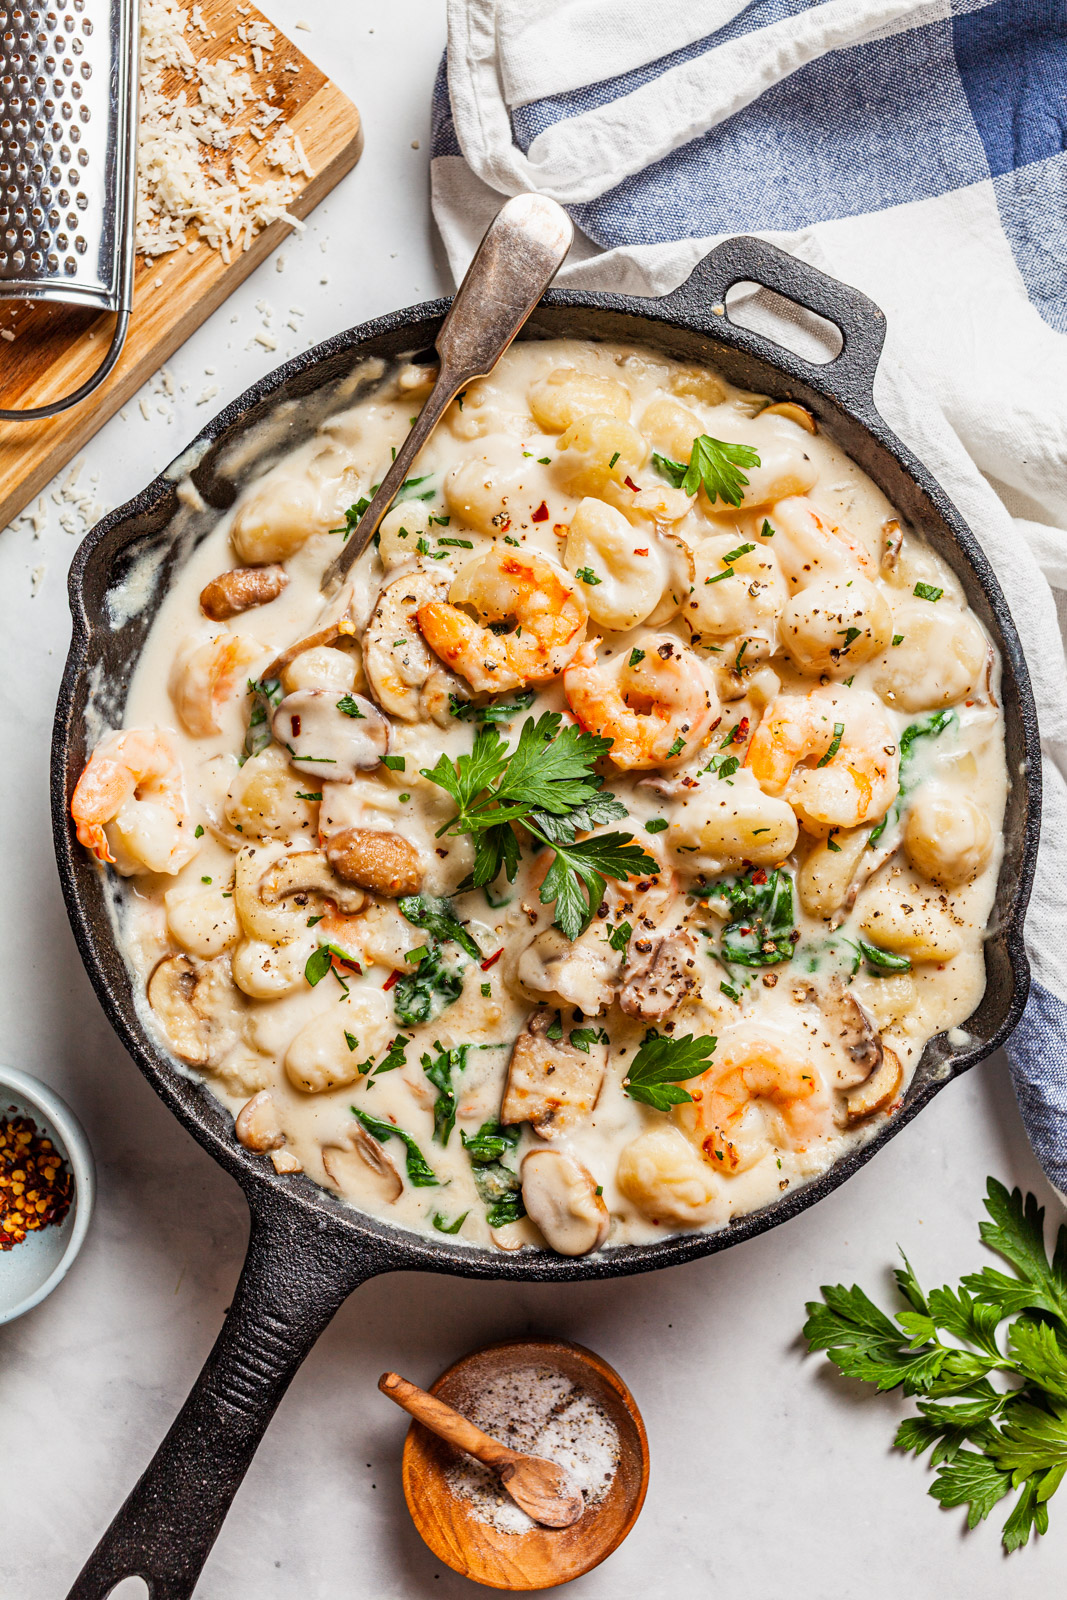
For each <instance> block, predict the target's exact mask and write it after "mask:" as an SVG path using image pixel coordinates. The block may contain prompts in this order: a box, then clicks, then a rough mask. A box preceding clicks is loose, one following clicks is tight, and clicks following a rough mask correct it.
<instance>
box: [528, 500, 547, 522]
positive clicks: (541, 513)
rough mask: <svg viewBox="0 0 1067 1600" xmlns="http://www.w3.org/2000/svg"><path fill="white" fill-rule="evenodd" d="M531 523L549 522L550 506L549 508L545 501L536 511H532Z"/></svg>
mask: <svg viewBox="0 0 1067 1600" xmlns="http://www.w3.org/2000/svg"><path fill="white" fill-rule="evenodd" d="M530 521H531V522H547V521H548V506H547V504H546V503H545V501H544V500H542V501H541V504H540V505H539V506H538V508H537V510H536V511H531V512H530Z"/></svg>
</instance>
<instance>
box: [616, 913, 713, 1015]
mask: <svg viewBox="0 0 1067 1600" xmlns="http://www.w3.org/2000/svg"><path fill="white" fill-rule="evenodd" d="M697 975H698V967H697V947H696V945H695V944H694V943H693V937H692V935H691V934H690V933H688V932H687V931H686V929H684V928H676V929H675V930H674V931H673V932H672V933H665V934H661V935H660V936H658V937H656V936H650V937H646V936H644V935H643V934H642V933H640V932H638V933H637V934H636V935H635V936H634V938H632V939H631V940H630V948H629V950H628V951H627V954H626V969H625V974H624V976H625V983H624V986H623V990H622V993H621V994H620V996H619V1004H620V1006H621V1007H622V1009H623V1010H624V1011H625V1012H626V1015H627V1016H628V1017H638V1018H640V1020H641V1021H642V1022H658V1021H659V1020H660V1018H661V1017H665V1016H666V1015H667V1013H668V1012H669V1011H673V1010H674V1008H675V1007H676V1006H677V1005H679V1004H680V1003H681V1001H682V1000H684V999H685V997H686V995H687V994H690V993H691V992H692V991H693V990H694V989H695V988H696V986H697Z"/></svg>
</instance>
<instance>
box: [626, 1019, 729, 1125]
mask: <svg viewBox="0 0 1067 1600" xmlns="http://www.w3.org/2000/svg"><path fill="white" fill-rule="evenodd" d="M717 1042H718V1041H717V1040H716V1039H715V1038H714V1036H713V1035H711V1034H705V1035H704V1036H703V1037H701V1038H697V1039H694V1037H693V1035H692V1034H691V1033H687V1034H685V1035H684V1036H683V1037H682V1038H681V1039H671V1038H668V1037H667V1035H666V1034H660V1033H656V1032H654V1031H653V1032H649V1033H647V1034H646V1035H645V1037H644V1040H643V1042H642V1043H641V1045H639V1047H638V1050H637V1054H636V1055H635V1056H634V1058H633V1061H632V1062H631V1064H630V1070H629V1072H628V1074H627V1076H626V1077H625V1079H624V1080H623V1088H624V1089H625V1090H626V1093H627V1094H628V1095H629V1096H630V1099H631V1100H639V1101H641V1103H642V1105H646V1106H651V1107H652V1108H653V1110H655V1111H669V1110H670V1108H671V1106H680V1105H685V1104H686V1102H688V1101H690V1100H692V1098H693V1096H692V1095H691V1094H690V1093H689V1092H688V1090H686V1089H679V1088H678V1084H679V1083H680V1082H681V1081H682V1080H684V1079H686V1078H696V1077H699V1076H700V1074H701V1073H703V1072H707V1070H708V1066H709V1065H710V1063H709V1061H708V1057H709V1056H710V1055H711V1053H712V1051H713V1050H714V1049H715V1045H716V1043H717Z"/></svg>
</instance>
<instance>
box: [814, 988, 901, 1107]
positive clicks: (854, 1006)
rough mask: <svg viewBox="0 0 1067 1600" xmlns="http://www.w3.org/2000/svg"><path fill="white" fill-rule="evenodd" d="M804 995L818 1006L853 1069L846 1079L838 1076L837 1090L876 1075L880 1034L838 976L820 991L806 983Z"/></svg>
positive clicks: (879, 1061) (880, 1063) (871, 1019)
mask: <svg viewBox="0 0 1067 1600" xmlns="http://www.w3.org/2000/svg"><path fill="white" fill-rule="evenodd" d="M806 993H807V996H808V999H809V1000H814V1001H815V1002H816V1004H817V1005H818V1007H819V1009H820V1011H821V1012H822V1014H823V1016H824V1017H825V1018H826V1021H827V1023H828V1024H829V1026H830V1031H831V1032H832V1034H833V1035H834V1037H835V1038H836V1040H837V1043H838V1044H839V1045H840V1046H841V1049H842V1050H843V1051H844V1053H845V1054H846V1055H847V1057H848V1058H849V1060H850V1061H851V1062H852V1064H853V1066H854V1068H855V1072H854V1074H850V1075H849V1076H848V1078H847V1079H843V1078H842V1076H841V1074H840V1072H839V1073H838V1080H837V1087H838V1088H842V1089H846V1088H851V1087H852V1086H853V1085H854V1084H859V1083H862V1082H863V1081H864V1080H865V1079H867V1078H869V1077H870V1076H871V1074H872V1073H875V1072H877V1071H878V1069H879V1067H880V1066H881V1065H882V1055H883V1050H882V1037H881V1034H880V1033H879V1032H878V1029H877V1028H876V1027H875V1025H874V1020H873V1018H871V1017H870V1016H868V1014H867V1012H866V1011H865V1010H864V1009H863V1007H862V1006H861V1005H860V1003H859V1001H858V1000H857V999H856V996H855V995H854V994H853V992H852V990H851V989H850V988H849V987H848V985H847V984H846V983H844V982H843V980H842V979H841V977H840V976H835V977H833V978H832V979H831V980H830V982H829V984H828V985H827V986H826V987H825V988H823V989H820V988H817V987H816V986H815V985H814V984H807V985H806Z"/></svg>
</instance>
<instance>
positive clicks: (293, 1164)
mask: <svg viewBox="0 0 1067 1600" xmlns="http://www.w3.org/2000/svg"><path fill="white" fill-rule="evenodd" d="M270 1158H271V1161H272V1162H273V1163H274V1170H275V1172H303V1170H304V1163H303V1162H302V1161H301V1160H300V1158H299V1157H298V1156H294V1154H293V1152H292V1151H291V1150H272V1151H271V1153H270Z"/></svg>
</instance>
